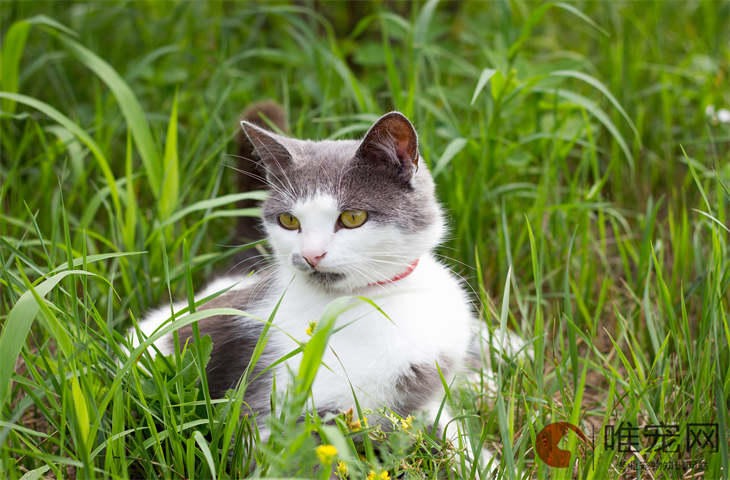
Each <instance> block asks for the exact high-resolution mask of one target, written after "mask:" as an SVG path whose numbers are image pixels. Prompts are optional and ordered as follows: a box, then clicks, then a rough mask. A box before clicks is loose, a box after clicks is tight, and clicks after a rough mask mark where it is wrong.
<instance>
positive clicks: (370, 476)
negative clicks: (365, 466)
mask: <svg viewBox="0 0 730 480" xmlns="http://www.w3.org/2000/svg"><path fill="white" fill-rule="evenodd" d="M375 478H376V477H375V472H374V471H372V470H370V473H368V480H375Z"/></svg>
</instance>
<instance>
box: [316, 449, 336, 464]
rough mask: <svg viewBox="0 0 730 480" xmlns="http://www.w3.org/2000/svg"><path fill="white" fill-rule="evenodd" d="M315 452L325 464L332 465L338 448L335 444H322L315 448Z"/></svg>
mask: <svg viewBox="0 0 730 480" xmlns="http://www.w3.org/2000/svg"><path fill="white" fill-rule="evenodd" d="M314 452H315V453H316V454H317V458H319V461H320V462H322V463H323V464H324V465H331V464H332V460H334V458H335V455H337V449H336V448H335V447H334V445H320V446H319V447H317V448H315V449H314Z"/></svg>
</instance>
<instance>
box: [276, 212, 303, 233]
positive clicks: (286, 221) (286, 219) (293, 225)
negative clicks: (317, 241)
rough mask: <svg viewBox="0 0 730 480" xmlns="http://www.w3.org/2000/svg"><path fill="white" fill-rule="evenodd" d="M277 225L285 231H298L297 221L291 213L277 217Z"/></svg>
mask: <svg viewBox="0 0 730 480" xmlns="http://www.w3.org/2000/svg"><path fill="white" fill-rule="evenodd" d="M279 225H281V226H282V227H284V228H286V229H287V230H299V226H300V225H299V219H298V218H297V217H295V216H294V215H292V214H291V213H282V214H281V215H279Z"/></svg>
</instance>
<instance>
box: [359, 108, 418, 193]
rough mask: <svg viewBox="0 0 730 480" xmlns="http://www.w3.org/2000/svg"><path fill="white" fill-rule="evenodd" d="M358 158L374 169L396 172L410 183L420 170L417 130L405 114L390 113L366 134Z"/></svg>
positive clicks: (381, 118)
mask: <svg viewBox="0 0 730 480" xmlns="http://www.w3.org/2000/svg"><path fill="white" fill-rule="evenodd" d="M357 157H358V158H359V159H361V160H364V161H366V162H368V163H369V164H371V165H373V166H380V167H386V168H388V169H390V170H392V171H395V172H396V173H397V175H398V177H399V178H401V179H402V180H405V181H406V182H408V181H410V179H411V177H413V174H414V173H416V170H418V135H417V134H416V129H415V128H413V124H411V122H410V121H409V120H408V119H407V118H406V116H405V115H403V114H402V113H400V112H390V113H386V114H385V115H383V116H382V117H380V118H379V119H378V120H377V121H376V122H375V123H374V124H373V126H372V127H370V130H368V133H366V134H365V138H363V140H362V143H361V144H360V147H359V148H358V150H357Z"/></svg>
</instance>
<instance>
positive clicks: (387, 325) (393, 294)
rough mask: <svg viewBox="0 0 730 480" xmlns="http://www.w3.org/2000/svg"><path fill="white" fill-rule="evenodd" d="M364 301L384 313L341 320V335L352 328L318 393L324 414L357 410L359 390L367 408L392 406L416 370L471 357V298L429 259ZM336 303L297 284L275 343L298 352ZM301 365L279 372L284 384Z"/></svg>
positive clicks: (329, 358)
mask: <svg viewBox="0 0 730 480" xmlns="http://www.w3.org/2000/svg"><path fill="white" fill-rule="evenodd" d="M363 294H364V295H365V296H367V297H368V298H370V299H371V300H372V301H373V302H374V303H375V304H377V306H378V307H379V308H380V309H381V310H382V313H381V312H380V311H378V309H377V308H375V307H374V306H373V305H371V304H369V303H367V302H364V301H363V302H360V303H359V304H358V305H356V306H355V307H354V308H352V309H350V310H348V311H346V312H344V313H343V314H341V315H340V316H339V317H338V319H337V323H336V325H337V327H340V326H345V327H344V328H343V329H342V330H340V331H338V332H336V333H334V334H333V335H332V336H331V338H330V341H329V345H328V348H327V350H326V352H325V355H324V358H323V365H322V366H320V368H319V371H318V373H317V377H316V379H315V382H314V385H313V387H312V395H313V398H314V401H315V404H316V405H317V407H318V408H323V409H332V410H340V409H348V408H350V407H352V406H353V405H354V403H353V398H352V390H351V386H352V388H353V389H354V390H355V393H356V395H357V397H358V401H359V402H360V404H361V406H363V408H377V407H380V406H382V405H387V404H389V400H392V399H393V398H394V396H395V395H397V392H395V390H394V388H396V382H395V380H396V378H397V376H398V375H401V374H403V372H406V371H408V370H409V368H410V366H412V365H419V366H424V365H426V366H429V367H433V366H434V365H435V363H436V362H439V363H441V364H443V363H444V362H447V363H449V367H451V368H453V367H457V366H460V364H461V362H462V361H463V358H464V357H465V355H466V351H467V348H468V344H469V339H470V335H471V325H472V324H471V321H472V313H471V310H470V306H469V303H468V300H467V297H466V295H465V294H464V292H463V291H462V290H461V287H460V286H459V284H458V282H457V281H456V280H455V279H454V278H453V277H452V276H451V275H450V274H449V273H448V271H447V270H446V268H445V267H443V266H441V265H440V264H438V263H437V262H436V261H435V260H434V259H432V258H431V257H430V256H424V257H423V259H422V261H421V262H420V264H419V266H418V267H417V269H416V270H415V271H414V272H413V273H412V274H411V275H409V276H408V277H406V278H404V279H402V280H399V281H397V282H394V283H392V284H389V285H386V286H384V287H383V288H379V287H373V288H370V289H368V290H367V291H366V292H363ZM334 298H336V297H335V296H333V295H331V294H325V293H323V292H320V291H318V290H314V289H312V288H311V287H308V286H307V285H306V284H303V283H299V284H298V283H297V282H296V281H295V282H293V283H292V284H291V285H290V286H289V289H288V290H287V292H286V293H285V294H284V296H283V300H282V303H281V306H280V308H279V311H278V312H277V315H276V317H275V319H274V324H275V325H276V327H277V329H276V332H277V333H275V339H272V340H274V341H275V342H276V343H277V344H279V345H280V346H281V347H282V348H283V351H284V352H288V351H291V350H293V349H295V348H297V344H296V342H295V341H294V340H293V339H296V340H297V341H299V342H306V341H308V340H309V336H308V335H307V333H306V330H307V327H308V325H309V323H310V322H313V321H317V320H319V318H320V316H321V314H322V313H323V312H324V310H325V309H326V306H327V305H328V304H329V302H331V301H332V300H333V299H334ZM384 314H385V315H384ZM386 315H387V316H386ZM287 334H288V336H287ZM289 336H291V337H293V339H292V338H290V337H289ZM300 361H301V355H297V356H295V357H293V358H291V359H290V360H288V361H287V362H286V363H285V364H283V365H282V366H281V367H280V368H279V369H278V370H277V377H278V378H281V377H282V376H285V377H286V376H288V375H287V371H290V372H297V371H298V369H299V362H300ZM441 366H442V367H445V365H441Z"/></svg>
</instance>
